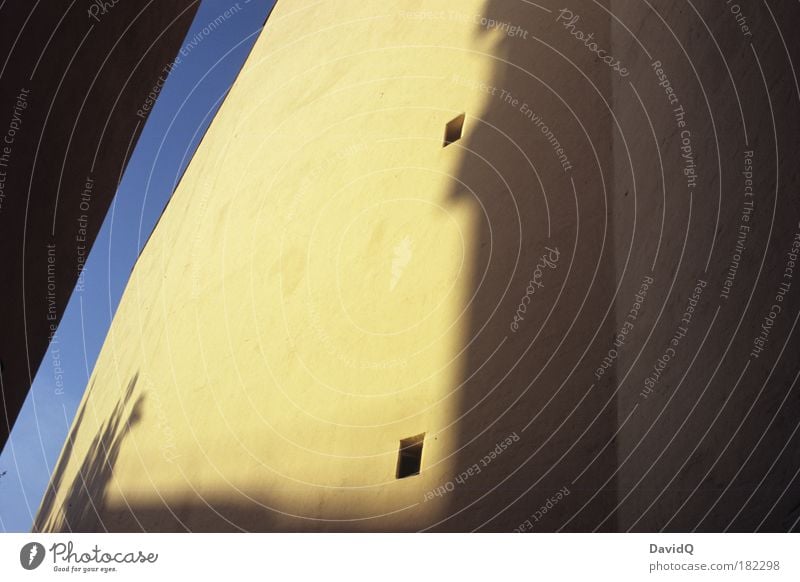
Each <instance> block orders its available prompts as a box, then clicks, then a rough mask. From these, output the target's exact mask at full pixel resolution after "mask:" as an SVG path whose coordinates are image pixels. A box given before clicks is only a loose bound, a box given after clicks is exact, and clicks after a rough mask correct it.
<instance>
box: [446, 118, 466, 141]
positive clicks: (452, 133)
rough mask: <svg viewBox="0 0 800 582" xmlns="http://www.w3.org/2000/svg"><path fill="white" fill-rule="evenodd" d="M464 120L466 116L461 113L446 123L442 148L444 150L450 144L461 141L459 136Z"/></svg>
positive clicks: (462, 129)
mask: <svg viewBox="0 0 800 582" xmlns="http://www.w3.org/2000/svg"><path fill="white" fill-rule="evenodd" d="M465 118H466V114H465V113H462V114H461V115H459V116H458V117H456V118H455V119H451V120H450V121H448V122H447V125H446V126H445V128H444V145H443V146H442V147H444V148H446V147H447V146H449V145H450V144H451V143H455V142H457V141H458V140H460V139H461V134H462V132H463V131H464V119H465Z"/></svg>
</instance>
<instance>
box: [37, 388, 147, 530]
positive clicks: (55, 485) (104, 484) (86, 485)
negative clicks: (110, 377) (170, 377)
mask: <svg viewBox="0 0 800 582" xmlns="http://www.w3.org/2000/svg"><path fill="white" fill-rule="evenodd" d="M138 378H139V374H138V372H137V373H136V374H134V376H133V378H131V380H130V382H128V386H127V388H126V389H125V393H124V394H123V396H122V397H121V398H120V399H119V401H118V402H117V404H116V405H115V406H114V409H113V411H112V413H111V414H110V415H109V417H108V418H107V419H106V420H105V422H104V423H103V425H102V426H101V427H100V430H98V431H97V434H96V435H95V437H94V438H93V439H92V443H91V445H90V446H89V449H88V451H87V453H86V456H85V457H84V459H83V461H82V463H81V466H80V468H79V469H78V472H77V475H76V477H75V478H74V479H73V481H72V483H71V484H70V485H69V487H68V489H67V493H66V498H65V499H64V501H63V502H62V503H61V505H60V506H59V507H56V502H55V494H56V492H57V491H58V490H60V489H61V488H62V487H63V486H64V484H62V480H63V475H64V471H65V469H66V467H67V465H68V464H69V462H70V460H71V458H72V447H73V445H74V443H73V439H74V437H75V435H76V434H77V433H78V431H79V430H80V428H81V426H82V424H83V421H84V416H85V414H86V407H85V404H84V406H83V407H82V408H81V410H80V412H79V413H78V416H77V418H76V419H75V422H74V423H73V427H72V431H71V433H70V437H69V439H68V440H67V443H66V446H65V447H64V451H63V453H62V455H61V458H60V459H59V463H58V466H57V467H56V470H55V471H54V473H53V479H52V481H51V485H50V487H49V488H48V491H47V494H46V495H45V498H44V500H43V501H42V506H41V508H40V509H39V514H38V516H37V518H36V521H35V523H34V527H33V530H34V531H60V532H64V531H72V532H79V531H80V532H98V531H107V528H106V527H105V525H104V520H105V519H106V518H105V514H106V507H105V505H106V504H105V501H106V493H107V488H108V485H109V483H110V482H111V479H112V476H113V473H114V465H115V464H116V461H117V457H118V456H119V452H120V448H121V446H122V442H123V441H124V440H125V437H126V436H127V435H128V433H129V432H130V431H131V430H132V429H133V427H135V426H136V424H138V423H139V421H140V420H141V418H142V406H143V403H144V394H139V395H138V396H137V397H136V398H135V399H134V393H135V391H136V382H137V380H138ZM131 402H133V403H132V404H131Z"/></svg>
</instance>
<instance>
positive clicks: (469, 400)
mask: <svg viewBox="0 0 800 582" xmlns="http://www.w3.org/2000/svg"><path fill="white" fill-rule="evenodd" d="M586 12H587V13H591V16H593V17H594V18H591V19H590V20H589V22H590V23H591V24H590V25H589V26H591V30H592V32H594V33H595V38H596V39H597V41H598V42H599V43H607V44H608V43H609V38H608V37H609V36H610V26H609V21H608V17H607V16H605V15H604V13H602V12H601V11H600V10H599V9H595V10H591V9H589V8H587V11H586ZM468 16H471V15H468ZM481 16H483V17H485V18H486V19H487V20H492V21H495V22H498V23H508V24H510V25H512V26H517V27H519V28H521V29H522V30H524V31H527V35H526V36H523V35H522V33H519V35H511V34H507V35H500V34H498V31H497V30H488V29H487V28H486V27H484V28H481V27H478V31H477V32H476V34H478V35H489V34H491V35H492V36H493V37H502V38H501V40H499V41H498V42H499V45H498V47H497V50H496V51H495V53H494V54H495V55H496V56H497V60H496V61H495V67H494V73H493V76H492V78H491V79H476V80H475V81H480V82H484V83H486V84H487V85H489V86H490V87H493V88H496V91H495V94H494V95H488V96H487V97H486V101H485V107H484V109H483V110H481V111H466V116H467V121H466V124H465V130H464V137H463V139H461V140H460V141H459V142H457V143H455V144H453V145H451V146H448V147H450V148H460V149H461V150H462V151H463V163H462V164H461V166H460V169H459V170H458V171H457V172H456V178H457V179H458V180H460V181H461V182H463V183H464V184H465V185H466V187H465V188H462V187H461V186H459V188H458V189H454V190H453V191H452V193H451V200H452V203H453V204H469V205H472V206H473V208H474V212H475V215H476V216H479V217H480V218H479V219H478V227H477V231H476V232H475V233H474V235H473V236H472V241H473V248H472V250H471V253H472V258H471V264H472V269H473V272H472V275H471V277H472V284H471V292H472V293H474V296H473V299H472V303H471V305H470V306H469V322H470V323H469V332H468V335H467V336H466V337H465V338H464V343H465V345H468V348H467V352H466V357H465V360H464V368H463V372H462V379H463V384H462V385H461V386H460V388H458V390H457V391H456V400H457V402H458V404H457V409H458V416H460V420H459V422H458V423H457V425H456V426H457V428H455V430H456V431H457V432H458V436H457V439H458V441H459V443H460V447H461V448H460V450H459V452H458V453H457V455H456V460H455V463H454V473H455V474H458V473H459V472H460V471H462V470H466V469H468V468H470V467H471V466H473V465H474V464H476V463H479V462H480V460H481V459H482V458H483V457H484V456H485V455H487V454H489V453H490V452H492V451H493V450H494V449H495V445H496V444H497V443H500V442H501V441H503V440H504V439H506V438H507V437H508V436H509V435H512V434H513V433H516V435H518V436H519V437H520V440H519V442H517V443H515V444H512V445H511V446H509V447H508V449H507V450H506V451H505V452H503V453H502V454H501V455H500V456H498V457H496V458H495V459H494V460H492V461H491V464H490V465H487V466H485V467H484V468H483V470H482V472H481V473H480V475H478V476H477V477H473V478H471V479H470V481H469V482H468V484H467V485H465V486H463V487H459V488H456V490H455V492H454V493H452V494H451V495H450V496H449V498H450V501H451V502H450V506H449V507H448V508H447V509H446V510H445V512H444V513H445V515H447V517H446V518H445V519H444V520H443V521H441V522H439V523H438V524H436V525H435V526H434V529H442V530H452V531H469V530H474V529H477V530H484V531H507V532H508V531H512V530H514V529H517V528H520V527H523V524H524V523H525V522H526V520H530V521H529V523H531V524H534V523H535V529H536V530H541V531H552V530H555V529H558V528H559V527H561V526H562V525H563V524H564V523H565V522H567V520H568V518H569V516H570V515H571V514H572V513H574V512H575V511H576V509H577V508H579V507H581V506H585V507H584V509H583V511H582V512H581V513H580V515H578V516H577V517H576V519H574V520H573V521H571V522H570V523H569V524H568V525H567V527H566V529H567V530H577V531H586V530H589V531H591V530H592V529H593V528H595V527H596V526H598V525H599V524H600V523H601V522H603V525H602V527H601V529H602V530H611V531H613V530H614V529H615V519H614V516H613V512H612V510H613V508H614V505H615V503H616V498H617V495H616V491H615V480H614V478H613V477H612V475H613V472H614V469H615V466H616V448H615V444H614V439H613V437H614V434H615V430H616V426H617V416H616V415H617V412H616V404H615V398H614V397H613V391H614V388H615V379H614V376H613V373H612V372H611V371H610V370H606V372H605V374H604V375H602V378H601V379H600V380H597V381H595V376H594V371H595V369H596V368H597V367H598V366H599V364H600V362H601V360H602V358H603V356H604V355H605V354H606V353H607V351H608V350H609V348H611V347H612V344H611V339H612V337H613V334H614V333H615V331H616V330H615V328H616V323H615V309H614V302H615V298H614V291H615V286H616V272H615V270H616V266H615V263H614V224H613V212H612V205H613V199H614V198H615V191H614V186H615V184H614V178H613V158H612V143H613V135H612V131H613V129H612V118H611V115H610V113H609V111H608V108H607V107H606V106H605V105H604V103H603V99H605V100H606V101H607V102H608V103H609V104H611V102H612V96H611V81H610V74H609V73H608V69H607V68H605V67H600V66H591V67H586V66H585V65H584V72H585V73H586V74H587V75H588V76H589V77H590V80H591V83H590V81H589V80H587V79H586V78H584V77H583V75H582V74H581V72H580V71H578V70H576V69H575V68H573V67H572V66H571V65H570V64H569V63H568V62H567V61H565V60H564V59H562V58H561V57H560V56H559V55H558V54H557V53H556V52H554V50H552V49H550V48H548V47H547V46H546V45H544V44H542V43H539V42H537V40H536V39H535V38H534V35H535V34H536V33H537V32H538V33H539V34H541V31H542V30H543V27H544V28H545V29H546V28H548V27H554V26H557V25H556V24H555V22H554V21H555V18H554V17H555V13H553V14H548V13H547V12H545V11H543V10H541V9H539V8H537V7H535V6H532V5H529V4H526V3H523V2H509V1H508V0H489V1H487V3H486V5H485V9H484V13H483V14H482V15H481ZM548 22H549V24H548ZM546 36H547V38H548V40H550V39H557V40H558V39H562V40H563V41H564V43H565V45H564V46H561V45H559V44H558V42H557V40H556V44H555V45H554V46H555V48H557V49H559V50H562V52H565V53H569V52H570V49H573V50H572V51H571V52H574V47H570V46H568V45H567V44H566V43H568V41H569V40H570V39H571V37H569V35H567V34H561V35H559V34H558V33H557V31H552V34H548V35H546ZM551 42H552V41H551ZM592 83H594V86H592ZM548 85H549V86H550V87H552V88H553V89H552V90H551V89H549V88H548ZM601 95H602V98H601ZM562 99H563V102H562ZM570 108H572V109H573V111H570ZM442 121H443V127H444V122H445V121H447V120H444V119H443V120H442ZM581 124H583V126H584V127H585V131H586V132H587V133H588V135H586V134H584V130H583V129H582V128H581ZM590 141H591V144H592V145H590ZM556 142H557V143H556ZM592 147H594V148H596V156H593V155H592ZM559 148H561V150H563V151H561V150H559ZM453 182H454V183H455V182H456V181H455V180H454V181H453ZM573 183H574V190H573ZM470 190H471V192H470ZM581 354H583V357H581V358H579V356H580V355H581ZM576 362H578V364H577V366H576V365H575V364H576ZM526 426H527V428H526ZM595 457H597V458H596V459H595V460H594V462H592V459H594V458H595ZM578 477H580V478H578ZM576 478H578V479H577V480H576ZM565 488H566V490H567V491H568V495H569V496H568V499H569V503H562V504H556V505H555V506H554V507H551V508H550V509H549V510H548V511H547V512H546V513H547V515H546V516H544V515H543V516H540V517H541V519H540V521H538V522H534V519H533V516H534V514H536V512H537V511H538V510H539V509H540V508H541V507H542V506H545V505H546V504H550V505H552V502H549V501H548V500H549V499H550V498H552V497H554V496H556V497H558V496H559V491H563V490H564V489H565ZM562 495H563V493H562ZM565 499H566V498H565Z"/></svg>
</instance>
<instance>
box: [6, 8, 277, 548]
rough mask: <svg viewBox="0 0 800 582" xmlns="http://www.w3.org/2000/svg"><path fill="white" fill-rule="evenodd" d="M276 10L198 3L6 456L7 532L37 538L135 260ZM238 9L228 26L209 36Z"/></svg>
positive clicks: (27, 400) (20, 417)
mask: <svg viewBox="0 0 800 582" xmlns="http://www.w3.org/2000/svg"><path fill="white" fill-rule="evenodd" d="M273 4H274V0H240V2H231V0H202V2H201V3H200V8H199V10H198V12H197V15H196V16H195V19H194V22H193V24H192V27H191V29H190V30H189V32H188V34H187V35H186V40H185V41H184V44H183V47H184V48H183V54H182V56H181V60H180V63H179V64H178V65H177V66H176V67H174V68H173V70H172V72H171V74H170V76H169V78H168V80H167V82H166V83H165V85H164V88H163V89H162V91H161V94H160V95H159V97H158V101H157V102H156V105H155V107H154V108H153V110H152V112H151V114H150V117H149V118H148V120H147V123H146V124H145V127H144V130H143V132H142V135H141V137H140V138H139V141H138V143H137V145H136V149H135V151H134V153H133V156H132V158H131V161H130V163H129V165H128V168H127V169H126V171H125V175H124V176H123V179H122V182H121V184H120V186H119V189H118V190H117V194H116V197H115V199H114V203H113V205H112V207H111V209H110V210H109V213H108V215H107V216H106V219H105V221H104V223H103V226H102V228H101V230H100V234H99V236H98V237H97V240H96V241H95V244H94V247H93V248H92V252H91V254H90V255H89V259H88V260H87V262H86V267H85V271H84V285H83V290H82V291H75V292H74V293H73V294H72V297H71V298H70V301H69V304H68V305H67V309H66V312H65V313H64V317H63V319H62V321H61V324H60V325H59V328H58V332H57V334H56V337H55V340H54V342H52V343H51V345H50V348H49V350H48V352H47V354H45V357H44V359H43V360H42V364H41V366H40V367H39V370H38V372H37V374H36V377H35V379H34V381H33V386H32V387H31V391H30V393H29V394H28V398H27V399H26V401H25V404H24V405H23V407H22V410H21V412H20V415H19V418H18V419H17V422H16V424H15V425H14V428H13V430H12V432H11V436H10V438H9V440H8V442H7V444H6V446H5V448H4V449H3V451H2V454H0V474H2V473H3V472H4V471H6V474H5V475H4V476H2V477H0V531H7V532H21V531H30V528H31V525H32V523H33V518H34V516H35V515H36V510H37V509H38V507H39V502H40V501H41V499H42V495H43V494H44V490H45V488H46V486H47V482H48V480H49V478H50V473H51V472H52V470H53V466H54V465H55V463H56V461H57V459H58V454H59V452H60V451H61V447H62V445H63V444H64V439H65V438H66V435H67V432H68V430H69V427H70V425H71V423H72V418H73V416H74V415H75V411H76V409H77V406H78V403H79V402H80V399H81V396H82V395H83V391H84V389H85V387H86V384H87V381H88V378H89V375H90V374H91V371H92V368H93V367H94V363H95V360H96V359H97V356H98V354H99V353H100V348H101V346H102V343H103V340H104V339H105V336H106V333H107V331H108V328H109V326H110V325H111V319H112V317H113V316H114V311H115V310H116V308H117V305H118V303H119V300H120V297H121V296H122V292H123V291H124V289H125V285H126V284H127V281H128V277H129V276H130V271H131V268H132V267H133V264H134V262H135V260H136V257H138V256H139V252H140V251H141V248H142V246H143V245H144V243H145V242H146V241H147V237H148V236H149V234H150V232H151V231H152V229H153V227H154V226H155V223H156V221H157V220H158V217H159V216H160V215H161V211H162V210H163V208H164V206H165V205H166V204H167V202H168V200H169V198H170V195H171V194H172V192H173V190H174V188H175V185H176V183H177V181H178V179H179V178H180V176H181V174H182V172H183V170H184V168H185V167H186V165H187V164H188V162H189V161H190V160H191V157H192V155H193V154H194V150H195V148H196V147H197V144H198V142H199V141H200V139H201V138H202V136H203V133H204V132H205V129H206V127H207V126H208V124H209V123H210V122H211V120H212V118H213V116H214V113H215V112H216V110H217V108H218V107H219V105H220V103H221V102H222V100H223V99H224V96H225V94H226V93H227V91H228V89H229V88H230V85H231V83H232V82H233V81H234V79H235V78H236V75H237V74H238V72H239V70H240V69H241V66H242V64H243V63H244V60H245V58H246V57H247V55H248V54H249V52H250V49H251V48H252V46H253V43H254V42H255V40H256V38H257V36H258V33H259V32H260V30H261V27H262V25H263V23H264V20H265V19H266V16H267V14H268V13H269V10H270V9H271V8H272V5H273ZM231 8H234V10H235V11H232V12H233V14H232V16H230V18H228V19H227V20H225V21H224V22H222V24H221V25H220V26H218V27H217V28H215V29H214V30H213V32H211V33H209V34H204V33H203V29H204V28H205V27H207V26H208V24H209V23H211V22H212V21H213V20H214V19H215V18H217V17H218V16H220V15H222V14H223V13H224V12H225V11H226V10H229V9H231ZM237 9H238V10H237ZM198 35H199V36H198ZM190 39H191V40H192V42H190Z"/></svg>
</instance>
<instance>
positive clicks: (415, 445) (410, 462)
mask: <svg viewBox="0 0 800 582" xmlns="http://www.w3.org/2000/svg"><path fill="white" fill-rule="evenodd" d="M424 440H425V433H422V434H418V435H417V436H413V437H410V438H407V439H403V440H401V441H400V452H399V454H398V456H397V478H398V479H405V478H406V477H412V476H413V475H419V471H420V467H421V465H422V442H423V441H424Z"/></svg>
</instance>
